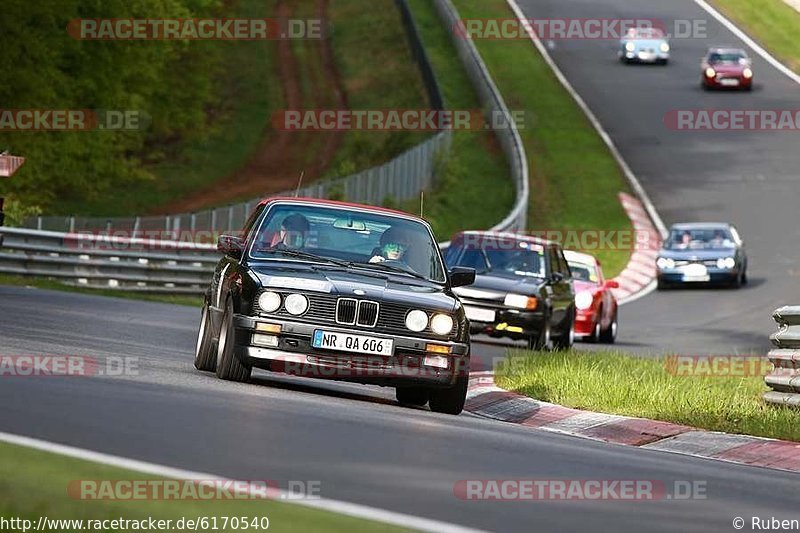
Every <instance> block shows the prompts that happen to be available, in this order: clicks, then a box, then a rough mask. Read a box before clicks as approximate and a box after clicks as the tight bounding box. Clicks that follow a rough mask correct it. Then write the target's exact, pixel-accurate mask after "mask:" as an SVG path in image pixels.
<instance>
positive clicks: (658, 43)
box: [617, 28, 670, 65]
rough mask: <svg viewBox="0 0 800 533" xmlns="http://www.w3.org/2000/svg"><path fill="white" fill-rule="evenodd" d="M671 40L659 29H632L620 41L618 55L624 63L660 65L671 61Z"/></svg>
mask: <svg viewBox="0 0 800 533" xmlns="http://www.w3.org/2000/svg"><path fill="white" fill-rule="evenodd" d="M669 50H670V48H669V40H667V36H666V35H664V32H663V31H661V30H660V29H658V28H631V29H630V30H628V32H627V33H626V34H625V37H623V38H622V39H620V42H619V51H618V52H617V55H618V56H619V59H620V61H622V62H623V63H634V62H636V63H658V64H659V65H666V64H667V62H668V61H669Z"/></svg>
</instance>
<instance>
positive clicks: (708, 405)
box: [496, 351, 800, 441]
mask: <svg viewBox="0 0 800 533" xmlns="http://www.w3.org/2000/svg"><path fill="white" fill-rule="evenodd" d="M509 355H510V358H509V359H508V360H507V361H506V362H505V364H504V365H501V367H500V368H499V369H498V371H497V378H496V379H497V383H498V385H500V386H501V387H503V388H505V389H508V390H512V391H516V392H519V393H521V394H525V395H527V396H530V397H532V398H536V399H538V400H543V401H547V402H552V403H556V404H560V405H565V406H568V407H574V408H578V409H587V410H589V411H599V412H603V413H611V414H617V415H627V416H635V417H642V418H651V419H657V420H664V421H667V422H675V423H678V424H685V425H688V426H693V427H698V428H704V429H709V430H714V431H725V432H729V433H741V434H746V435H756V436H762V437H774V438H780V439H788V440H794V441H800V410H796V409H795V410H792V409H790V408H784V407H776V406H769V405H767V404H766V403H764V402H763V401H762V400H761V395H762V393H763V392H765V391H766V390H768V389H767V387H766V385H765V384H764V379H763V377H761V376H759V375H751V376H748V377H729V376H726V377H722V376H686V375H676V374H680V373H676V372H674V371H673V372H670V371H668V368H669V366H668V364H667V359H666V358H642V357H635V356H632V355H626V354H622V353H619V352H614V351H604V352H591V353H589V352H576V351H570V352H555V353H545V352H541V353H540V352H535V353H531V352H511V353H510V354H509Z"/></svg>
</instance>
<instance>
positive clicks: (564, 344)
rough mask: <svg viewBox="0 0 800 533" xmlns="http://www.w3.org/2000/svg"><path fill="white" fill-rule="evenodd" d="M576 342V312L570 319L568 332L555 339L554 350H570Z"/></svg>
mask: <svg viewBox="0 0 800 533" xmlns="http://www.w3.org/2000/svg"><path fill="white" fill-rule="evenodd" d="M574 342H575V312H574V311H573V313H572V316H571V317H570V318H569V326H568V328H567V331H565V332H564V333H562V334H561V335H559V336H558V337H556V338H555V339H553V349H554V350H556V351H561V350H569V349H570V348H572V344H573V343H574Z"/></svg>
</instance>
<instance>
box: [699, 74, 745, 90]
mask: <svg viewBox="0 0 800 533" xmlns="http://www.w3.org/2000/svg"><path fill="white" fill-rule="evenodd" d="M703 81H704V84H705V86H706V87H709V88H713V89H733V90H736V89H747V88H749V87H752V86H753V78H745V77H744V76H716V77H714V78H709V77H708V76H706V75H703Z"/></svg>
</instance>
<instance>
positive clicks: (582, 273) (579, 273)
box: [568, 261, 600, 284]
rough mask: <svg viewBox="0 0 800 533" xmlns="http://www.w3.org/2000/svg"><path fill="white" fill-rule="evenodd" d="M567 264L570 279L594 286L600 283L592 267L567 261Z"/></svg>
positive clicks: (595, 270)
mask: <svg viewBox="0 0 800 533" xmlns="http://www.w3.org/2000/svg"><path fill="white" fill-rule="evenodd" d="M568 263H569V271H570V272H571V273H572V279H574V280H577V281H586V282H589V283H594V284H599V283H600V278H599V276H598V275H597V269H596V268H595V267H594V265H587V264H586V263H578V262H576V261H568Z"/></svg>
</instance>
